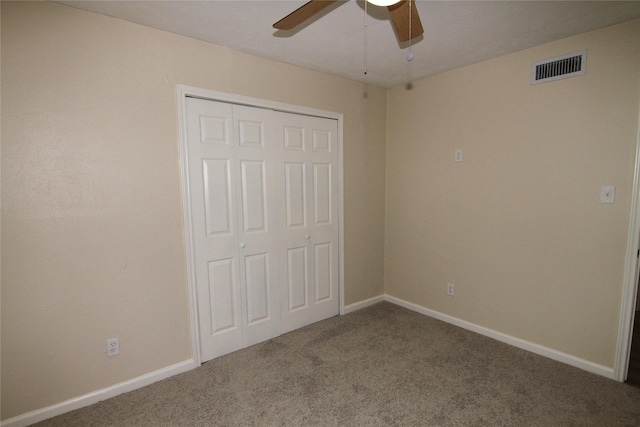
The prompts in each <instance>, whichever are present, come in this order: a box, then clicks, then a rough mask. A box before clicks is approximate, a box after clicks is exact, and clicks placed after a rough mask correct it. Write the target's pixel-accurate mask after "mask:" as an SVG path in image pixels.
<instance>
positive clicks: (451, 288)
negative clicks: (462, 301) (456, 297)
mask: <svg viewBox="0 0 640 427" xmlns="http://www.w3.org/2000/svg"><path fill="white" fill-rule="evenodd" d="M454 293H455V289H454V285H453V283H447V295H449V296H451V297H452V296H453V294H454Z"/></svg>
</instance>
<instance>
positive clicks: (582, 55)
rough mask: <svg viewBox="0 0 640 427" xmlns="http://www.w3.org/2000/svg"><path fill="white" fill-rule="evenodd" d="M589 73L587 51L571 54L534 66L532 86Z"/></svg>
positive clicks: (546, 60) (539, 62)
mask: <svg viewBox="0 0 640 427" xmlns="http://www.w3.org/2000/svg"><path fill="white" fill-rule="evenodd" d="M586 72H587V51H586V50H582V51H580V52H574V53H569V54H567V55H562V56H557V57H555V58H550V59H545V60H544V61H538V62H536V63H534V64H533V67H532V69H531V84H532V85H535V84H538V83H546V82H551V81H554V80H560V79H567V78H569V77H575V76H579V75H582V74H584V73H586Z"/></svg>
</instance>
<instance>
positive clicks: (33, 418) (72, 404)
mask: <svg viewBox="0 0 640 427" xmlns="http://www.w3.org/2000/svg"><path fill="white" fill-rule="evenodd" d="M197 366H198V364H196V363H195V362H194V360H193V359H189V360H185V361H184V362H179V363H176V364H175V365H170V366H167V367H165V368H161V369H158V370H156V371H153V372H149V373H148V374H144V375H141V376H139V377H136V378H133V379H130V380H128V381H124V382H121V383H118V384H114V385H112V386H110V387H106V388H103V389H100V390H96V391H93V392H91V393H87V394H85V395H82V396H78V397H74V398H72V399H69V400H65V401H64V402H60V403H56V404H55V405H51V406H47V407H46V408H41V409H36V410H35V411H31V412H27V413H25V414H22V415H18V416H16V417H13V418H8V419H6V420H4V421H2V427H22V426H28V425H31V424H34V423H37V422H40V421H43V420H46V419H48V418H52V417H55V416H58V415H62V414H64V413H67V412H70V411H74V410H76V409H80V408H84V407H85V406H89V405H93V404H94V403H98V402H100V401H102V400H106V399H109V398H111V397H115V396H117V395H119V394H122V393H127V392H130V391H133V390H137V389H139V388H141V387H144V386H147V385H149V384H153V383H155V382H157V381H160V380H163V379H165V378H169V377H172V376H174V375H177V374H181V373H183V372H187V371H190V370H192V369H193V368H196V367H197Z"/></svg>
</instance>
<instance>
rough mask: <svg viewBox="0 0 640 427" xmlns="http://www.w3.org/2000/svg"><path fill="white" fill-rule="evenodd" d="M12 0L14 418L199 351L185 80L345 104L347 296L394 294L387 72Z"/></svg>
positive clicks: (9, 384) (8, 160)
mask: <svg viewBox="0 0 640 427" xmlns="http://www.w3.org/2000/svg"><path fill="white" fill-rule="evenodd" d="M1 5H2V6H1V7H2V39H1V41H2V52H1V54H2V125H3V126H2V248H1V250H2V343H1V344H2V419H6V418H10V417H14V416H16V415H19V414H22V413H25V412H28V411H31V410H35V409H39V408H43V407H46V406H49V405H52V404H55V403H58V402H61V401H64V400H66V399H70V398H73V397H76V396H80V395H83V394H86V393H89V392H92V391H95V390H98V389H100V388H103V387H107V386H109V385H112V384H116V383H119V382H122V381H125V380H128V379H131V378H134V377H136V376H139V375H142V374H145V373H148V372H151V371H154V370H156V369H160V368H163V367H166V366H169V365H172V364H175V363H178V362H180V361H183V360H186V359H189V358H190V336H189V319H188V301H187V285H186V271H185V270H186V268H185V251H184V240H183V232H182V230H183V229H182V201H181V194H180V174H179V159H178V137H177V133H178V131H177V107H176V104H177V103H176V85H177V84H184V85H190V86H196V87H201V88H206V89H212V90H217V91H224V92H231V93H236V94H240V95H246V96H251V97H256V98H263V99H268V100H272V101H277V102H284V103H289V104H294V105H301V106H305V107H310V108H316V109H323V110H329V111H334V112H338V113H343V114H344V189H345V191H344V199H345V264H346V267H345V302H346V304H350V303H353V302H357V301H360V300H363V299H366V298H370V297H373V296H377V295H380V294H382V292H383V264H384V262H383V246H384V237H383V233H384V170H385V169H384V168H385V134H386V90H384V89H380V88H375V87H369V88H368V90H367V93H368V97H364V96H363V91H364V88H363V86H362V84H360V83H358V82H353V81H348V80H344V79H340V78H337V77H333V76H329V75H325V74H320V73H316V72H312V71H309V70H304V69H300V68H296V67H293V66H289V65H285V64H281V63H276V62H272V61H267V60H263V59H259V58H256V57H252V56H248V55H244V54H240V53H238V52H235V51H232V50H229V49H226V48H222V47H219V46H215V45H211V44H207V43H203V42H200V41H196V40H192V39H188V38H184V37H180V36H176V35H172V34H169V33H166V32H161V31H157V30H153V29H150V28H146V27H142V26H139V25H135V24H131V23H127V22H124V21H119V20H115V19H111V18H107V17H103V16H100V15H95V14H91V13H87V12H83V11H79V10H75V9H72V8H68V7H64V6H60V5H56V4H51V3H32V2H21V3H8V2H4V1H3V2H2V3H1ZM113 336H118V337H119V338H120V346H121V354H120V355H119V356H118V357H115V358H110V359H107V357H106V355H105V340H106V339H107V338H110V337H113ZM167 343H170V345H167Z"/></svg>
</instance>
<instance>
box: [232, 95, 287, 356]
mask: <svg viewBox="0 0 640 427" xmlns="http://www.w3.org/2000/svg"><path fill="white" fill-rule="evenodd" d="M272 122H273V111H271V110H265V109H260V108H252V107H245V106H239V105H234V106H233V123H234V129H235V132H234V136H235V160H236V162H237V164H238V168H237V170H238V173H239V176H238V179H237V182H238V183H239V185H238V186H237V188H236V197H237V204H238V206H239V212H240V214H239V215H238V221H239V224H240V226H239V232H238V241H239V246H240V249H239V250H240V257H241V259H242V265H243V268H241V269H240V283H241V290H242V295H243V296H244V298H243V304H242V314H243V329H244V333H243V340H244V346H245V347H246V346H249V345H253V344H256V343H258V342H261V341H265V340H268V339H270V338H273V337H276V336H278V335H279V334H280V310H279V299H278V295H279V294H278V291H279V289H278V283H279V282H278V275H279V271H278V222H277V221H278V217H277V214H276V211H277V200H276V199H275V198H274V197H273V195H274V194H275V192H276V189H277V186H276V183H275V179H276V174H275V172H276V158H277V157H276V153H275V150H276V146H277V145H276V140H275V136H274V127H273V123H272Z"/></svg>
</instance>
